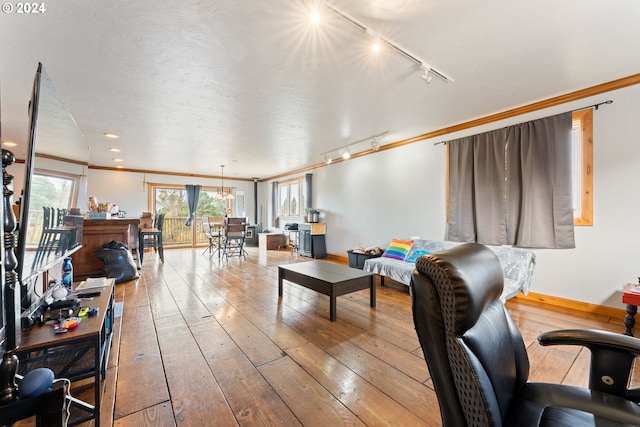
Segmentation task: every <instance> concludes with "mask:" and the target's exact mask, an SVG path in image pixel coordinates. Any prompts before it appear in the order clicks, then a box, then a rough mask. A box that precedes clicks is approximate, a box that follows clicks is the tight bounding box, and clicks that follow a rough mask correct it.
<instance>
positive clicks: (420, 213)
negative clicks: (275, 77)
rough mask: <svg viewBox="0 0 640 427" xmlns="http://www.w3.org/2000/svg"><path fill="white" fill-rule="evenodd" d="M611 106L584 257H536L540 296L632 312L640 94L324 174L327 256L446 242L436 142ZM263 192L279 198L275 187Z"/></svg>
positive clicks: (601, 118) (598, 116)
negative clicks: (403, 241)
mask: <svg viewBox="0 0 640 427" xmlns="http://www.w3.org/2000/svg"><path fill="white" fill-rule="evenodd" d="M607 99H612V100H613V101H614V102H613V104H611V105H605V106H602V107H600V108H599V109H598V110H597V111H594V226H592V227H576V248H575V249H569V250H536V251H535V252H536V255H537V266H536V271H535V273H534V278H533V284H532V288H531V291H532V292H536V293H540V294H545V295H551V296H557V297H561V298H567V299H571V300H577V301H583V302H588V303H593V304H598V305H607V306H613V307H622V303H621V302H620V296H621V293H620V291H621V289H622V287H623V286H624V284H625V283H627V282H632V281H636V280H637V277H638V275H640V246H639V245H638V242H640V225H639V222H640V221H639V220H638V219H639V218H638V217H639V215H638V213H639V212H640V191H639V187H640V180H639V179H638V177H639V176H640V141H638V137H636V136H635V133H636V129H635V127H636V125H637V122H635V120H637V117H640V86H633V87H630V88H626V89H622V90H618V91H615V92H609V93H606V94H602V95H599V96H595V97H592V98H590V99H583V100H581V101H578V102H574V103H570V104H565V105H562V106H559V107H554V108H550V109H547V110H544V111H537V112H535V113H531V114H527V115H523V116H519V117H516V118H513V119H509V120H504V121H501V122H497V123H493V124H491V125H485V126H482V127H478V128H475V129H470V130H466V131H463V132H457V133H456V134H451V135H447V136H446V137H442V138H438V139H437V140H426V141H421V142H418V143H414V144H410V145H408V146H404V147H400V148H397V149H393V150H388V151H383V152H378V153H375V154H372V155H368V156H363V157H360V158H355V159H351V160H348V161H345V162H341V163H337V164H332V165H329V166H326V167H323V168H320V169H316V170H314V171H313V185H314V189H313V200H312V205H313V206H314V208H317V209H318V210H320V211H321V220H322V221H323V222H326V223H327V224H328V225H327V229H328V231H327V251H328V252H329V253H333V254H340V255H343V256H344V255H346V251H347V250H348V249H351V248H353V247H356V246H359V245H364V246H370V245H380V246H386V244H387V243H388V242H389V240H390V239H391V238H394V237H410V236H420V237H422V238H428V239H435V240H437V239H443V237H444V233H445V210H446V196H445V181H446V176H445V174H446V169H445V162H446V157H445V147H444V146H443V145H437V146H434V142H437V141H443V140H447V139H453V138H457V137H460V136H464V135H471V134H475V133H479V132H483V131H486V130H489V129H495V128H500V127H502V126H506V125H509V124H515V123H520V122H523V121H527V120H532V119H535V118H540V117H545V116H549V115H553V114H557V113H560V112H564V111H569V110H574V109H579V108H582V107H585V106H588V105H591V104H595V103H597V102H602V101H604V100H607ZM636 168H637V169H636ZM261 185H262V186H264V187H263V189H262V191H263V192H265V193H268V194H270V183H263V184H261ZM266 187H269V188H268V190H267V188H266Z"/></svg>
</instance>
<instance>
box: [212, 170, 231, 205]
mask: <svg viewBox="0 0 640 427" xmlns="http://www.w3.org/2000/svg"><path fill="white" fill-rule="evenodd" d="M220 176H221V178H222V189H221V190H220V192H219V193H217V194H216V195H215V197H214V198H215V199H218V200H221V199H228V200H233V199H234V197H233V194H231V191H229V194H227V195H226V197H225V195H224V165H220Z"/></svg>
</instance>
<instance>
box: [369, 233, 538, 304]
mask: <svg viewBox="0 0 640 427" xmlns="http://www.w3.org/2000/svg"><path fill="white" fill-rule="evenodd" d="M460 244H462V243H461V242H445V241H435V240H422V239H420V240H415V241H414V243H413V246H412V247H411V251H409V253H408V254H407V259H409V258H411V255H412V254H413V252H415V251H416V250H427V251H429V252H436V251H439V250H443V249H448V248H451V247H453V246H457V245H460ZM487 247H488V248H489V249H491V250H492V251H493V252H494V253H495V254H496V255H497V256H498V259H499V260H500V263H501V264H502V269H503V271H504V290H503V291H502V297H501V298H502V299H503V300H506V299H509V298H512V297H514V296H516V295H517V294H518V292H520V291H522V293H524V294H525V295H526V294H527V293H529V288H530V286H531V277H532V276H533V270H534V268H535V254H534V253H533V252H532V251H529V250H526V249H520V248H513V247H511V246H489V245H487ZM363 269H364V271H369V272H372V273H376V274H379V275H380V276H387V277H390V278H391V279H393V280H395V281H397V282H400V283H404V284H405V285H407V286H409V284H410V283H411V275H412V274H413V270H414V269H415V263H410V262H406V261H399V260H396V259H392V258H385V257H379V258H370V259H368V260H366V261H365V263H364V268H363Z"/></svg>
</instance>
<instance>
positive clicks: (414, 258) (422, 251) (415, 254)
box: [405, 249, 431, 262]
mask: <svg viewBox="0 0 640 427" xmlns="http://www.w3.org/2000/svg"><path fill="white" fill-rule="evenodd" d="M430 253H431V252H429V251H428V250H426V249H418V250H415V251H413V253H412V254H411V256H410V257H409V258H407V259H405V261H406V262H416V261H417V260H418V258H420V257H421V256H422V255H429V254H430Z"/></svg>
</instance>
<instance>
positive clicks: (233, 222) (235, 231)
mask: <svg viewBox="0 0 640 427" xmlns="http://www.w3.org/2000/svg"><path fill="white" fill-rule="evenodd" d="M247 226H248V223H247V219H246V218H227V224H226V226H225V235H226V237H227V239H244V236H245V235H246V234H247Z"/></svg>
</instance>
